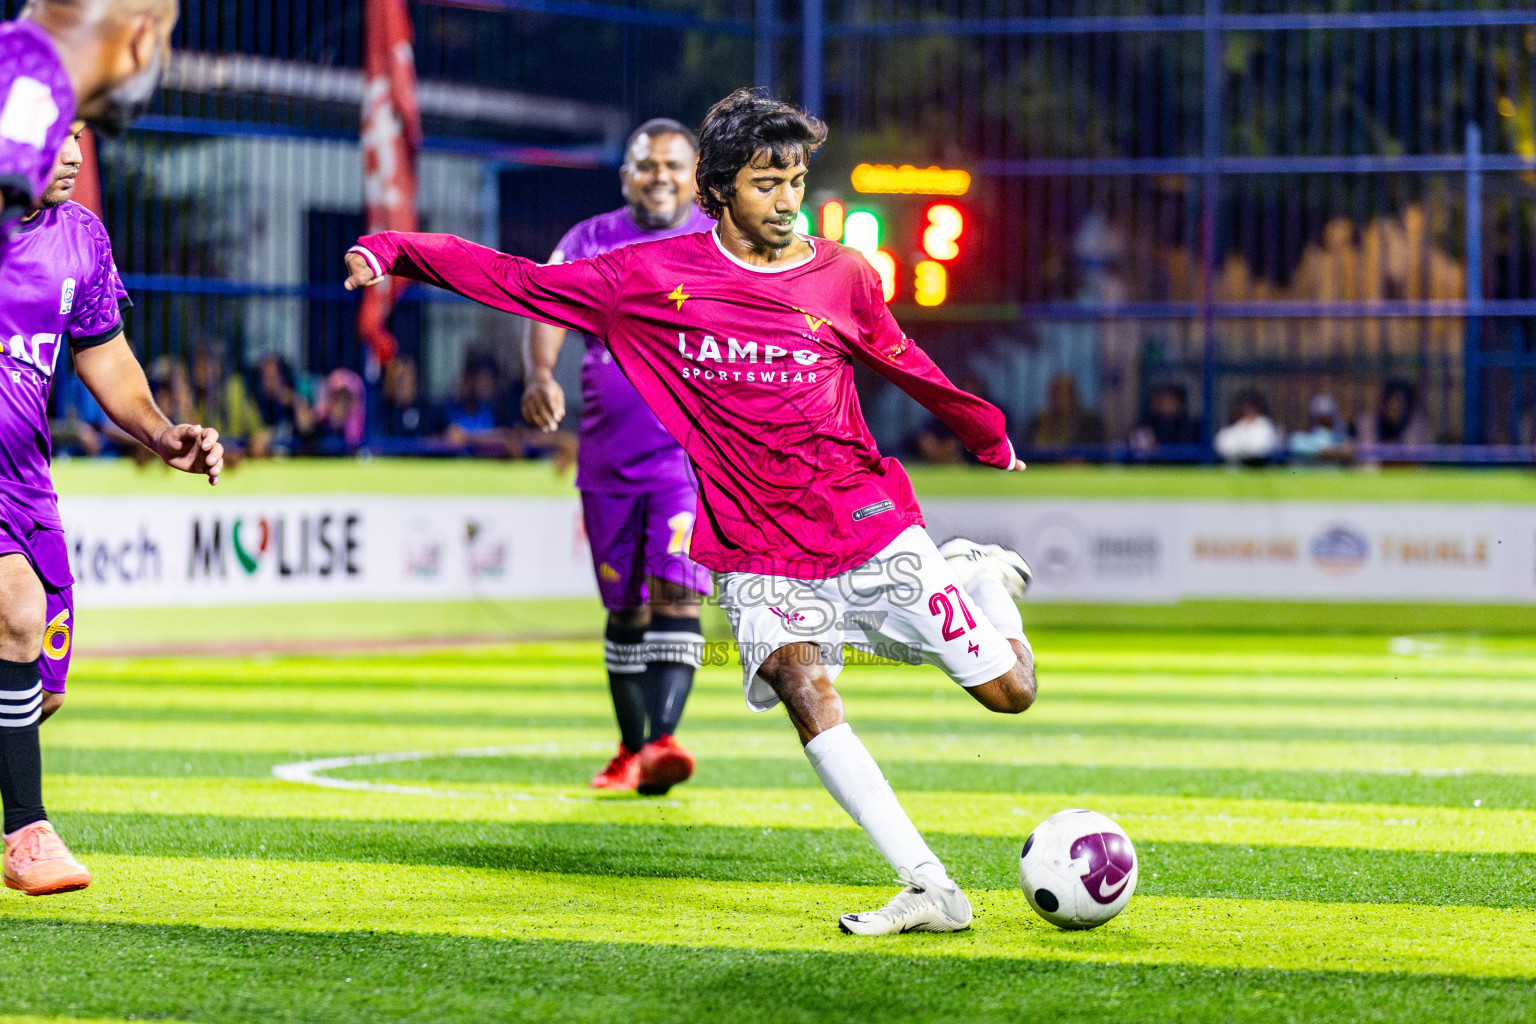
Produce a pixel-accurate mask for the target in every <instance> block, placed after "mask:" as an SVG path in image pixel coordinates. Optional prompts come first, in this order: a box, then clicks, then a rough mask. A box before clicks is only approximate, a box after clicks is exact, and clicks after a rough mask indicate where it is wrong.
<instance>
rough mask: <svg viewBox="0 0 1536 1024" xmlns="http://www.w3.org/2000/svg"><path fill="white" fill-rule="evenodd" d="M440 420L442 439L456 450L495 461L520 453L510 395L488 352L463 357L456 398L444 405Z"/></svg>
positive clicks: (499, 371)
mask: <svg viewBox="0 0 1536 1024" xmlns="http://www.w3.org/2000/svg"><path fill="white" fill-rule="evenodd" d="M441 418H442V421H443V424H444V426H443V434H442V436H443V439H444V440H445V441H447V442H448V443H449V444H451V445H453V446H455V447H457V448H466V449H469V450H471V451H473V452H474V453H475V454H476V455H486V456H491V457H494V458H516V457H518V455H520V454H521V451H522V444H521V440H520V438H519V437H518V432H517V431H516V429H515V426H516V423H517V414H516V412H515V410H514V409H513V406H512V402H511V393H510V392H509V391H507V390H505V389H504V388H503V387H502V386H501V370H500V368H499V367H498V366H497V365H496V360H495V359H494V358H493V357H492V356H491V355H490V354H489V353H486V352H469V353H467V354H466V355H465V356H464V372H463V374H462V375H461V376H460V378H459V397H458V398H457V399H455V400H453V401H450V402H448V403H446V404H445V405H444V406H443V409H442V414H441Z"/></svg>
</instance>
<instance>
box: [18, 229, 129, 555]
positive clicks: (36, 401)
mask: <svg viewBox="0 0 1536 1024" xmlns="http://www.w3.org/2000/svg"><path fill="white" fill-rule="evenodd" d="M0 296H4V301H0V482H3V484H0V486H3V487H4V493H5V497H6V498H7V499H9V500H10V501H12V502H14V503H15V504H16V505H18V506H19V507H20V509H21V510H24V512H25V513H26V515H27V516H28V517H30V518H31V520H32V521H33V523H35V524H36V525H37V526H41V527H45V528H47V529H54V530H56V529H59V528H60V523H59V511H58V499H57V498H55V497H54V493H53V478H52V477H51V476H50V475H49V473H48V461H49V458H50V456H51V454H52V450H53V446H52V443H51V438H50V437H49V433H48V389H49V387H50V386H51V385H52V383H53V369H54V366H55V365H56V364H57V363H58V360H59V350H60V349H61V348H63V347H64V345H65V343H66V342H67V343H68V344H69V346H70V347H71V348H77V349H79V348H89V347H90V346H92V345H100V344H104V343H105V342H108V341H111V340H112V339H113V338H115V337H117V336H118V335H119V334H121V333H122V331H123V319H122V310H123V308H124V307H126V306H127V305H128V293H127V292H126V291H124V290H123V283H122V281H121V280H120V279H119V278H118V276H117V266H116V264H114V263H113V262H112V243H111V241H110V240H109V239H108V238H107V229H106V228H105V227H103V226H102V224H101V221H99V220H97V219H96V215H95V214H93V213H91V211H89V210H87V209H86V208H85V207H83V206H81V205H79V204H78V203H65V204H64V205H62V206H57V207H54V208H53V209H51V210H44V211H42V212H41V213H39V214H38V215H37V216H36V217H34V218H32V219H31V220H28V221H23V222H22V223H21V224H20V225H19V226H18V227H17V228H16V231H15V233H14V234H13V235H12V236H11V240H10V244H9V248H8V250H7V251H6V257H5V263H4V264H0Z"/></svg>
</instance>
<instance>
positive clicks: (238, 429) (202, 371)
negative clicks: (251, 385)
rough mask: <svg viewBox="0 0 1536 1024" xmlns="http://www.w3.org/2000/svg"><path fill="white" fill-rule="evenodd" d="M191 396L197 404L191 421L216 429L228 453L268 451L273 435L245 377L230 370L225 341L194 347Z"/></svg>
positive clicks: (256, 454) (260, 454)
mask: <svg viewBox="0 0 1536 1024" xmlns="http://www.w3.org/2000/svg"><path fill="white" fill-rule="evenodd" d="M192 396H193V400H194V402H195V403H196V405H195V407H194V410H193V416H192V419H191V422H193V423H200V424H202V425H203V426H205V427H213V428H214V429H215V430H217V431H218V432H219V440H220V441H222V442H223V443H224V451H225V454H226V456H228V455H230V454H231V453H234V454H237V455H238V453H240V452H242V451H243V452H244V453H245V454H248V455H250V456H251V457H252V458H257V459H259V458H262V457H264V456H265V455H266V454H267V452H268V448H269V444H270V440H271V435H270V434H268V432H267V429H266V427H265V426H264V425H263V424H262V422H261V410H260V409H259V408H257V405H256V401H255V400H254V399H253V398H251V393H250V391H248V390H247V389H246V386H245V378H244V377H242V376H241V375H240V374H238V373H234V374H232V373H229V372H228V371H227V369H226V367H225V355H224V347H223V346H222V345H218V344H212V343H208V342H204V343H201V344H199V345H198V346H197V347H196V348H194V349H193V350H192Z"/></svg>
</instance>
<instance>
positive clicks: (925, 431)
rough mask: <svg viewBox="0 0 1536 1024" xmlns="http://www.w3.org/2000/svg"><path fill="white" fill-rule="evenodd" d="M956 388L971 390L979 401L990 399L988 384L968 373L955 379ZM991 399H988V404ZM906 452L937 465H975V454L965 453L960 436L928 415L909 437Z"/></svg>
mask: <svg viewBox="0 0 1536 1024" xmlns="http://www.w3.org/2000/svg"><path fill="white" fill-rule="evenodd" d="M955 386H956V387H958V388H960V390H962V391H969V392H970V393H971V394H973V395H976V396H977V397H979V398H988V396H987V390H986V385H985V384H984V383H983V382H982V380H981V378H980V377H978V376H977V375H976V374H974V373H966V374H963V375H961V376H960V377H957V378H956V379H955ZM990 400H991V399H990V398H988V401H990ZM907 451H908V453H909V454H910V455H911V456H912V457H913V458H915V459H920V460H921V461H923V462H931V463H934V464H935V465H953V464H955V463H959V462H976V461H978V460H977V459H976V457H975V456H974V455H972V454H971V453H970V452H968V451H966V450H965V444H964V443H963V442H962V441H961V440H960V435H958V434H956V433H955V432H954V431H953V430H950V429H949V427H948V425H946V424H945V422H944V421H943V420H941V419H939V418H938V417H937V416H929V417H928V418H927V420H925V421H924V422H923V425H922V426H921V427H918V428H917V430H916V431H914V432H913V434H912V435H911V436H910V437H909V438H907Z"/></svg>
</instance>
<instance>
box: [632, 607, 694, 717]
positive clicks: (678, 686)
mask: <svg viewBox="0 0 1536 1024" xmlns="http://www.w3.org/2000/svg"><path fill="white" fill-rule="evenodd" d="M645 646H646V663H645V707H646V710H647V711H648V712H649V713H650V716H651V734H650V738H651V739H653V740H654V739H657V738H658V737H661V736H670V735H671V734H672V733H675V732H676V731H677V723H678V722H680V721H681V720H682V717H683V705H684V704H686V703H687V702H688V693H689V691H691V690H692V689H693V673H694V671H695V670H696V669H697V668H698V667H699V661H700V659H701V658H702V656H703V653H704V651H703V648H704V633H703V631H702V629H701V628H700V626H699V617H698V616H697V615H690V616H681V615H653V616H651V628H650V629H647V630H646V631H645Z"/></svg>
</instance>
